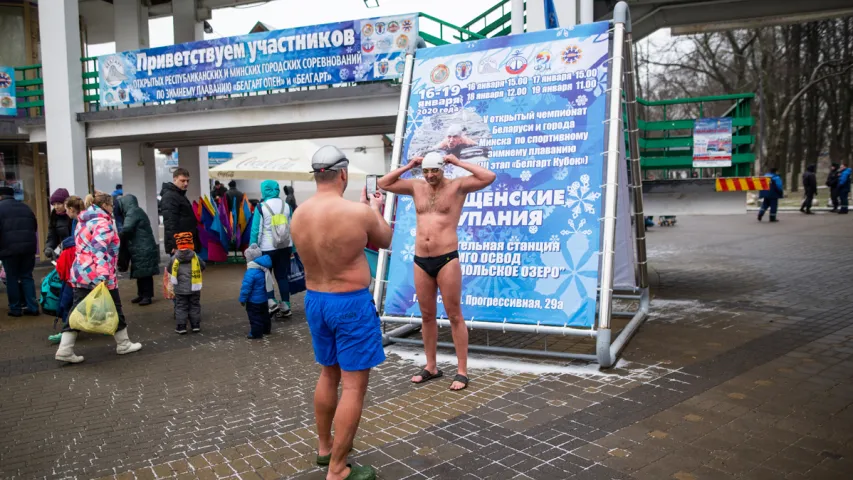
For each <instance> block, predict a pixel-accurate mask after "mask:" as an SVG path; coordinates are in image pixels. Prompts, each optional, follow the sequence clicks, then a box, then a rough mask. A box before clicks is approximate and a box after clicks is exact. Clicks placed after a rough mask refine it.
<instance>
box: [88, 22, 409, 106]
mask: <svg viewBox="0 0 853 480" xmlns="http://www.w3.org/2000/svg"><path fill="white" fill-rule="evenodd" d="M417 38H418V16H417V15H416V14H410V15H397V16H392V17H381V18H370V19H365V20H350V21H346V22H337V23H328V24H324V25H313V26H307V27H297V28H288V29H284V30H273V31H270V32H261V33H254V34H249V35H240V36H236V37H224V38H217V39H211V40H202V41H198V42H190V43H182V44H179V45H169V46H165V47H156V48H147V49H144V50H135V51H130V52H122V53H116V54H112V55H104V56H102V57H99V58H98V72H99V82H100V85H99V86H100V95H101V105H103V106H116V105H123V104H135V103H143V102H162V101H168V100H181V99H189V98H202V97H211V96H220V95H232V94H245V93H250V92H259V91H265V90H280V89H286V88H294V87H307V86H313V85H328V84H334V83H342V82H366V81H372V80H386V79H393V78H398V77H400V76H401V75H402V72H403V67H404V64H405V52H406V49H407V48H408V47H409V45H410V44H411V43H412V42H415V41H416V40H417Z"/></svg>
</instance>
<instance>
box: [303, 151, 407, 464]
mask: <svg viewBox="0 0 853 480" xmlns="http://www.w3.org/2000/svg"><path fill="white" fill-rule="evenodd" d="M311 163H312V168H313V169H314V180H315V181H316V182H317V193H316V194H314V196H313V197H311V198H309V199H308V200H307V201H306V202H305V203H303V204H301V205H300V206H299V209H298V210H296V212H295V213H294V214H293V223H292V225H291V227H292V228H291V231H292V236H293V243H294V245H295V246H296V249H297V250H298V251H299V255H300V257H301V258H302V262H303V263H304V265H305V281H306V284H307V287H308V292H307V293H306V294H305V315H306V317H307V319H308V327H309V328H310V330H311V340H312V343H313V345H314V358H315V359H316V360H317V363H319V364H320V365H322V366H323V370H322V372H321V373H320V379H319V380H318V381H317V389H316V390H315V392H314V415H315V417H316V422H317V434H318V436H319V440H320V441H319V452H318V453H317V464H318V465H328V466H329V471H328V473H327V475H326V479H327V480H339V479H344V478H346V479H349V480H372V479H374V478H376V471H375V470H374V469H373V468H372V467H369V466H358V467H349V466H347V462H346V460H347V455H348V454H349V451H350V450H351V449H352V442H353V438H354V437H355V432H356V430H357V429H358V422H359V420H360V419H361V410H362V406H363V404H364V395H365V393H366V392H367V381H368V378H369V376H370V369H371V368H373V367H375V366H377V365H379V364H380V363H382V362H384V361H385V351H384V350H383V349H382V331H381V329H380V322H379V315H378V313H377V311H376V305H375V304H374V303H373V295H371V294H370V291H369V290H368V286H369V285H370V267H369V266H368V264H367V258H366V257H365V256H364V246H365V245H367V243H368V242H370V243H373V244H374V245H378V246H379V247H380V248H388V247H389V246H390V245H391V227H389V226H388V224H387V223H386V222H385V220H384V219H383V218H382V214H381V213H380V208H381V205H382V195H381V194H378V193H377V194H375V195H374V196H373V197H372V198H370V199H369V200H368V199H367V198H366V192H363V193H362V199H361V203H357V202H351V201H349V200H345V199H344V198H343V193H344V190H346V188H347V180H348V177H349V174H348V172H347V166H348V165H349V160H347V158H346V156H345V155H344V154H343V152H341V151H340V150H339V149H337V148H336V147H333V146H325V147H322V148H321V149H320V150H318V151H317V153H315V154H314V157H313V158H312V162H311ZM341 383H343V393H342V394H341V398H340V400H338V385H339V384H341ZM333 422H334V425H335V436H334V439H333V438H332V423H333Z"/></svg>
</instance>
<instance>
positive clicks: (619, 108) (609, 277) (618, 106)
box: [373, 2, 649, 368]
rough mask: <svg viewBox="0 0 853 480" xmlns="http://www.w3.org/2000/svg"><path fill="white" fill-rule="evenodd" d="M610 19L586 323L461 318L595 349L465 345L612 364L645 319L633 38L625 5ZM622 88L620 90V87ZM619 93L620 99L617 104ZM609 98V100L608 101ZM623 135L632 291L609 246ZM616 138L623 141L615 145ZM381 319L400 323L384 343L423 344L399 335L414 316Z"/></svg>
mask: <svg viewBox="0 0 853 480" xmlns="http://www.w3.org/2000/svg"><path fill="white" fill-rule="evenodd" d="M613 19H614V20H613V22H612V35H613V36H612V38H613V45H612V48H613V49H612V52H611V55H610V62H611V66H610V73H609V76H610V78H612V79H613V82H612V83H611V85H610V86H609V87H610V88H609V89H608V102H609V103H608V105H607V108H608V114H607V120H606V124H607V125H606V129H607V130H606V137H605V138H606V139H607V140H606V151H605V152H604V155H606V162H607V163H606V165H607V168H606V171H605V183H604V188H605V192H604V217H603V218H602V219H601V220H602V222H603V228H602V233H603V235H602V238H603V241H602V246H601V251H600V253H601V258H602V261H601V271H600V276H599V278H600V283H599V290H598V297H599V298H598V302H599V308H598V315H597V316H596V321H595V324H594V325H593V327H592V328H589V329H586V328H574V327H568V326H565V327H558V326H541V325H521V324H510V323H505V322H504V323H497V322H481V321H476V320H473V319H472V320H469V321H466V322H465V324H466V325H467V326H468V328H469V329H470V330H474V329H481V330H487V331H488V330H496V331H501V332H520V333H537V334H539V333H542V334H551V335H573V336H581V337H593V338H595V339H596V354H595V355H591V354H583V353H572V352H553V351H547V350H527V349H518V348H506V347H494V346H489V345H469V346H468V348H469V350H472V351H484V352H492V353H509V354H522V355H537V356H548V357H557V358H567V359H580V360H586V361H592V362H598V363H599V365H600V366H601V368H610V367H612V366H613V365H615V363H616V360H617V359H618V357H619V354H620V353H621V352H622V350H623V349H624V347H625V345H626V344H627V343H628V341H629V340H630V339H631V337H632V336H633V335H634V333H636V331H637V329H638V328H639V327H640V325H641V324H642V323H643V322H644V321H645V320H646V318H648V312H649V286H648V268H647V261H646V229H645V222H644V214H643V185H642V175H641V173H640V153H639V129H638V125H637V97H636V87H635V78H636V75H635V70H634V64H633V40H632V36H631V18H630V12H629V9H628V5H627V4H626V3H625V2H619V3H618V4H617V5H616V8H615V9H614V13H613ZM422 46H423V42H422V41H419V42H418V44H417V46H415V45H413V46H412V47H410V49H409V51H408V52H407V53H406V63H405V71H404V73H403V79H402V88H401V92H400V105H399V109H398V111H397V124H396V128H395V131H394V146H393V151H392V154H391V155H392V156H391V170H394V169H396V168H398V167H399V166H400V160H401V157H402V151H403V140H404V139H403V134H404V131H405V125H406V116H407V111H408V108H409V95H410V93H411V88H412V76H413V70H414V55H415V49H416V48H418V47H422ZM623 89H624V91H623ZM623 94H624V102H623V100H622V99H623ZM614 100H615V101H614ZM623 105H625V107H626V110H627V126H624V125H623ZM626 131H627V133H628V143H629V144H628V153H629V158H628V165H627V168H628V174H629V175H628V178H629V180H628V182H629V185H628V187H629V193H630V195H631V202H630V203H631V209H632V217H633V224H634V246H635V249H636V251H635V252H633V253H634V273H635V278H636V285H637V287H636V288H633V289H631V290H614V287H613V278H614V274H613V273H614V254H615V252H614V245H615V242H616V215H617V195H618V178H619V171H618V168H626V166H625V164H624V163H621V162H620V157H621V153H622V151H623V150H622V148H623V146H624V136H623V135H624V134H625V132H626ZM620 142H623V143H621V144H620ZM395 200H396V195H395V194H393V193H391V192H388V194H387V200H386V205H387V206H388V207H389V208H386V209H385V220H386V221H387V222H388V223H389V224H391V223H392V222H393V218H394V214H395V209H396V201H395ZM390 253H391V252H390V251H389V250H385V249H382V250H380V251H379V258H378V261H377V265H376V283H375V287H374V291H373V298H374V300H375V302H376V305H377V307H378V308H379V309H380V311H383V309H384V305H383V303H382V299H383V298H384V296H385V283H386V280H385V275H386V273H387V269H388V255H389V254H390ZM614 299H616V300H624V301H630V302H635V303H636V304H637V308H636V310H634V311H627V312H620V311H613V300H614ZM380 318H381V320H382V322H383V324H387V323H391V324H401V325H402V326H399V327H398V328H396V329H394V330H391V331H387V332H385V333H384V334H383V340H384V344H385V345H388V344H390V343H404V344H414V345H423V342H421V341H420V340H415V339H408V338H402V337H403V336H404V335H407V334H409V333H411V332H412V331H414V330H417V329H418V328H419V327H420V324H421V319H420V317H414V316H412V317H408V318H407V317H399V316H389V315H382V316H381V317H380ZM613 318H630V319H631V320H630V321H629V322H628V324H627V325H626V326H625V327H624V328H623V329H622V330H621V331H620V332H618V334H617V335H616V338H615V339H613V332H612V326H611V320H612V319H613ZM436 321H437V322H438V326H439V327H449V326H450V321H449V320H448V319H442V318H440V319H437V320H436ZM438 346H439V347H449V348H453V344H452V343H447V342H438Z"/></svg>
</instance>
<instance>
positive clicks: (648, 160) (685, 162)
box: [640, 153, 755, 170]
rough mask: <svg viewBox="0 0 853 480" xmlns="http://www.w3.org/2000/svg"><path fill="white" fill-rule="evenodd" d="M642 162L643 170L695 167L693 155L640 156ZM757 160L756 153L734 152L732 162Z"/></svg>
mask: <svg viewBox="0 0 853 480" xmlns="http://www.w3.org/2000/svg"><path fill="white" fill-rule="evenodd" d="M640 162H641V163H642V164H643V170H658V169H661V168H673V169H678V168H693V155H692V154H691V155H684V156H680V157H643V156H641V157H640ZM753 162H755V154H754V153H737V154H732V164H742V163H747V164H749V163H753Z"/></svg>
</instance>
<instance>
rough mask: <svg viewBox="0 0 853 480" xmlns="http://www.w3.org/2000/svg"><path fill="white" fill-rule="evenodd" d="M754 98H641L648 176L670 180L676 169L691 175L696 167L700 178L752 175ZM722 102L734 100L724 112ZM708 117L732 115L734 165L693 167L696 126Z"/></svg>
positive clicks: (643, 164)
mask: <svg viewBox="0 0 853 480" xmlns="http://www.w3.org/2000/svg"><path fill="white" fill-rule="evenodd" d="M754 98H755V94H753V93H739V94H731V95H715V96H707V97H695V98H675V99H668V100H655V101H647V100H643V99H641V98H638V99H637V103H638V104H639V105H640V106H641V107H642V108H643V110H644V113H645V114H646V115H644V117H645V119H644V120H640V121H639V122H638V127H639V130H640V142H639V149H640V165H641V167H642V170H643V176H644V177H645V179H647V180H652V179H661V177H662V178H663V179H669V178H671V177H672V176H673V175H672V173H673V172H674V171H690V172H691V175H689V177H693V174H692V172H694V170H695V173H696V175H698V177H699V178H702V177H707V176H717V177H738V176H748V175H751V173H752V167H753V164H754V163H755V154H754V153H753V146H754V144H755V136H754V135H752V127H753V126H754V125H755V119H754V118H753V117H752V112H751V105H752V100H753V99H754ZM720 102H731V106H729V107H728V108H726V109H725V110H722V111H721V110H720V109H719V104H720ZM709 104H713V106H714V107H715V108H716V111H715V109H714V108H709ZM697 114H698V115H697ZM706 116H712V117H731V118H732V166H731V167H724V168H716V169H704V168H703V169H694V168H693V127H694V125H695V123H696V119H697V118H704V117H706Z"/></svg>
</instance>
